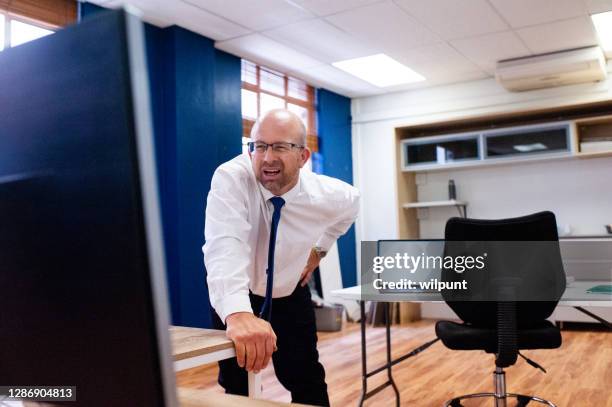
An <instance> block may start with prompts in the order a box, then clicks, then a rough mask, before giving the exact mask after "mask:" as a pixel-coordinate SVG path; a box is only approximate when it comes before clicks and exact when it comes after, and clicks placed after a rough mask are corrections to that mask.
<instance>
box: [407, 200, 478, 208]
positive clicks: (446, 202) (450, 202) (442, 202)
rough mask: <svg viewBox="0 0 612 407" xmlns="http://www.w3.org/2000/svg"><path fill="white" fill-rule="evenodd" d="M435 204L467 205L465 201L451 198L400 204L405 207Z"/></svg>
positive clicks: (428, 206) (421, 206)
mask: <svg viewBox="0 0 612 407" xmlns="http://www.w3.org/2000/svg"><path fill="white" fill-rule="evenodd" d="M436 206H463V207H465V206H467V202H465V201H457V200H455V199H452V200H450V201H431V202H409V203H405V204H403V205H402V207H403V208H405V209H410V208H432V207H436Z"/></svg>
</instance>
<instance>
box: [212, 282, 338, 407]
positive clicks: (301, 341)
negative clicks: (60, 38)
mask: <svg viewBox="0 0 612 407" xmlns="http://www.w3.org/2000/svg"><path fill="white" fill-rule="evenodd" d="M249 297H250V299H251V306H252V307H253V312H254V313H256V314H257V313H259V310H260V309H261V306H262V304H263V301H264V298H263V297H259V296H257V295H253V294H250V296H249ZM212 319H213V325H214V327H215V329H225V325H224V324H223V322H222V321H221V319H220V318H219V316H218V315H217V313H216V312H215V311H214V310H213V311H212ZM271 324H272V329H274V333H276V337H277V341H276V346H277V347H278V350H277V351H276V352H274V353H273V354H272V363H273V365H274V371H275V372H276V377H277V378H278V380H279V381H280V382H281V384H282V385H283V386H284V387H285V388H286V389H287V390H289V391H290V392H291V401H292V402H294V403H303V404H312V405H318V406H329V398H328V396H327V384H326V383H325V370H324V369H323V365H321V363H319V352H318V351H317V330H316V324H315V315H314V309H313V307H312V302H311V300H310V290H309V289H308V286H306V287H300V286H298V287H297V288H296V289H295V290H294V291H293V293H291V295H289V296H287V297H282V298H274V299H273V300H272V321H271ZM219 384H220V385H221V386H222V387H223V388H224V389H225V392H226V393H230V394H240V395H244V396H246V395H247V394H248V389H249V386H248V376H247V372H246V370H244V369H243V368H241V367H240V366H238V363H237V362H236V358H232V359H226V360H222V361H220V362H219Z"/></svg>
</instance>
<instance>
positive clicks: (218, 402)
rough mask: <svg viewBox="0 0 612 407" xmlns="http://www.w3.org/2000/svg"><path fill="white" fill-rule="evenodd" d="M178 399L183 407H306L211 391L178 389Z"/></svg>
mask: <svg viewBox="0 0 612 407" xmlns="http://www.w3.org/2000/svg"><path fill="white" fill-rule="evenodd" d="M178 398H179V404H180V406H181V407H235V406H244V407H288V406H304V407H307V406H306V405H304V404H294V403H291V404H287V403H281V402H278V401H269V400H255V399H252V398H248V397H243V396H234V395H232V394H219V393H214V392H211V391H210V390H200V389H188V388H185V387H179V388H178Z"/></svg>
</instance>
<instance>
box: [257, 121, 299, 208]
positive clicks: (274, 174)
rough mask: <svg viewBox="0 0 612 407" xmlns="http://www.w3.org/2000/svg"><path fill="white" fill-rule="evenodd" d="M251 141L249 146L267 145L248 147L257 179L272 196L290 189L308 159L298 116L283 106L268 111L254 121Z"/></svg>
mask: <svg viewBox="0 0 612 407" xmlns="http://www.w3.org/2000/svg"><path fill="white" fill-rule="evenodd" d="M251 140H252V142H253V143H254V144H253V146H254V145H255V144H259V145H260V146H262V145H263V144H267V146H266V145H263V148H259V149H250V150H249V156H250V157H251V163H252V165H253V172H254V173H255V178H257V181H259V182H260V183H261V185H263V186H264V188H266V189H267V190H268V191H270V192H272V193H273V194H274V195H276V196H281V195H283V194H284V193H285V192H287V191H289V190H290V189H291V188H293V187H294V186H295V185H296V184H297V182H298V179H299V176H300V169H301V168H302V167H303V166H304V164H306V162H307V161H308V159H309V158H310V150H309V149H308V147H306V128H305V127H304V123H302V120H301V119H300V118H299V116H298V115H296V114H295V113H292V112H290V111H288V110H285V109H275V110H271V111H269V112H268V113H266V114H265V115H264V116H263V117H262V118H260V119H259V120H258V121H257V123H255V125H254V126H253V130H252V131H251ZM272 146H275V147H274V148H270V147H272Z"/></svg>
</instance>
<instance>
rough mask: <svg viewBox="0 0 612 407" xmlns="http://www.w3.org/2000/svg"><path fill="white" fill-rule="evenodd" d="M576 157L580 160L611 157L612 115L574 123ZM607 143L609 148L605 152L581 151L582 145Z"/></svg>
mask: <svg viewBox="0 0 612 407" xmlns="http://www.w3.org/2000/svg"><path fill="white" fill-rule="evenodd" d="M575 126H576V131H575V132H574V134H575V137H576V140H575V146H576V150H575V151H576V156H578V157H580V158H596V157H608V156H612V115H608V116H602V117H595V118H588V119H579V120H576V121H575ZM597 141H607V142H609V144H610V146H609V148H608V149H606V150H605V151H589V152H584V151H582V147H583V146H582V143H584V142H597Z"/></svg>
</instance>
